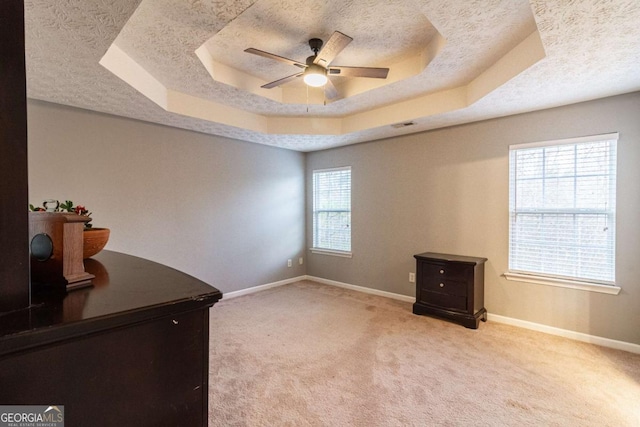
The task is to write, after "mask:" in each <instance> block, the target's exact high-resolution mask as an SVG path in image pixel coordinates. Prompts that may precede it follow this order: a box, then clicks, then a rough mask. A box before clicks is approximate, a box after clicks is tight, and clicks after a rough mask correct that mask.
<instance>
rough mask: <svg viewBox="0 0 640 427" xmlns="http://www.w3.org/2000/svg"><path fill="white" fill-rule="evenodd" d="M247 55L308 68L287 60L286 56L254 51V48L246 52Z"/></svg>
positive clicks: (258, 50)
mask: <svg viewBox="0 0 640 427" xmlns="http://www.w3.org/2000/svg"><path fill="white" fill-rule="evenodd" d="M244 51H245V52H247V53H253V54H254V55H258V56H262V57H265V58H269V59H275V60H276V61H280V62H284V63H285V64H289V65H295V66H296V67H300V68H307V65H306V64H303V63H301V62H298V61H294V60H293V59H289V58H285V57H284V56H279V55H275V54H273V53H269V52H265V51H264V50H260V49H254V48H252V47H250V48H248V49H245V50H244Z"/></svg>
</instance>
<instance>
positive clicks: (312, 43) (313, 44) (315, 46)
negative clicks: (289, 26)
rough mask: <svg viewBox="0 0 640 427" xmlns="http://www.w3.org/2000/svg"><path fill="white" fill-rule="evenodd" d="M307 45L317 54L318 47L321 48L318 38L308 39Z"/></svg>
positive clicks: (320, 41)
mask: <svg viewBox="0 0 640 427" xmlns="http://www.w3.org/2000/svg"><path fill="white" fill-rule="evenodd" d="M309 47H310V48H311V50H312V51H313V53H314V54H316V55H317V54H318V52H320V49H321V48H322V40H320V39H311V40H309Z"/></svg>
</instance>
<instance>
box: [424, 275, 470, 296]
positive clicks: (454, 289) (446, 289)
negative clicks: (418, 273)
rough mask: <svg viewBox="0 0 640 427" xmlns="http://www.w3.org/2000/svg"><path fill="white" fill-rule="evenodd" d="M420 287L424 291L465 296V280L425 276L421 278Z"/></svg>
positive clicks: (466, 285) (466, 290) (466, 292)
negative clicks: (458, 280) (457, 280)
mask: <svg viewBox="0 0 640 427" xmlns="http://www.w3.org/2000/svg"><path fill="white" fill-rule="evenodd" d="M420 285H421V288H422V289H423V290H425V291H431V292H438V293H440V294H447V295H458V296H461V297H467V294H468V289H467V287H468V284H467V282H456V281H453V280H446V279H441V278H439V277H425V278H423V279H422V280H421V283H420Z"/></svg>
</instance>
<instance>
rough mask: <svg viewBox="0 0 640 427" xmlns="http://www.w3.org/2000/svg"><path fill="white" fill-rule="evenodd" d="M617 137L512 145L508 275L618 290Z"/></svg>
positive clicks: (607, 136)
mask: <svg viewBox="0 0 640 427" xmlns="http://www.w3.org/2000/svg"><path fill="white" fill-rule="evenodd" d="M617 140H618V134H617V133H614V134H607V135H598V136H591V137H583V138H573V139H568V140H561V141H547V142H540V143H532V144H521V145H514V146H511V147H509V153H510V156H509V214H510V229H509V232H510V233H509V273H506V274H505V276H506V277H507V278H511V279H515V280H518V279H523V277H525V278H526V276H529V278H532V277H533V278H537V279H540V280H541V281H539V282H537V283H544V284H552V285H560V286H563V285H568V287H576V288H579V289H589V290H595V289H591V288H590V286H589V285H590V284H599V285H606V286H607V287H614V288H616V287H615V286H614V284H615V236H616V227H615V224H616V145H617ZM527 281H531V280H527ZM533 282H536V280H533ZM585 285H586V286H585ZM596 286H597V285H596ZM616 289H618V292H619V288H616ZM601 291H602V292H608V291H606V290H601ZM609 293H617V292H609Z"/></svg>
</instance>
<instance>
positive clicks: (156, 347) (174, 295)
mask: <svg viewBox="0 0 640 427" xmlns="http://www.w3.org/2000/svg"><path fill="white" fill-rule="evenodd" d="M85 268H86V270H87V271H88V272H90V273H91V274H94V275H95V276H96V277H95V279H93V283H94V286H93V287H89V288H83V289H78V290H74V291H72V292H69V293H68V294H64V295H60V294H58V295H56V294H50V295H44V294H34V295H33V298H32V305H31V307H29V308H27V309H24V310H18V311H13V312H9V313H4V314H1V315H0V403H1V404H3V405H12V404H16V405H17V404H30V405H64V412H65V421H66V425H68V426H206V425H207V419H208V415H207V412H208V407H207V405H208V383H209V382H208V379H209V378H208V375H209V307H211V306H212V305H213V304H215V303H216V302H217V301H218V300H219V299H220V298H221V297H222V294H221V293H220V291H218V290H217V289H215V288H213V287H211V286H209V285H207V284H206V283H204V282H201V281H199V280H197V279H195V278H193V277H191V276H189V275H187V274H184V273H181V272H179V271H177V270H174V269H172V268H169V267H166V266H163V265H160V264H157V263H155V262H152V261H148V260H144V259H142V258H137V257H133V256H129V255H124V254H120V253H116V252H110V251H103V252H101V253H100V254H98V255H97V256H95V257H94V258H91V259H88V260H85Z"/></svg>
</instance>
